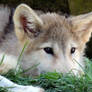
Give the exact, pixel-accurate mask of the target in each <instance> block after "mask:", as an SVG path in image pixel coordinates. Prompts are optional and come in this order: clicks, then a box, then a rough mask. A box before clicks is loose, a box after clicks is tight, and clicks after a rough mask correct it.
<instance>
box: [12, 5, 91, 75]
mask: <svg viewBox="0 0 92 92" xmlns="http://www.w3.org/2000/svg"><path fill="white" fill-rule="evenodd" d="M13 18H14V26H15V32H16V35H17V37H18V39H19V41H20V43H21V44H22V45H24V43H25V42H26V41H27V40H28V41H29V45H28V47H27V50H26V54H27V56H28V58H29V61H28V62H32V63H40V64H39V65H38V70H39V72H40V73H41V72H47V71H57V72H63V73H66V72H69V71H73V72H74V73H75V74H76V73H80V72H81V71H82V70H81V68H80V65H81V66H84V64H83V62H82V60H83V51H84V48H85V44H86V42H88V40H89V38H90V36H91V32H92V30H91V27H92V26H91V25H92V13H89V14H86V15H80V16H77V17H70V18H67V19H66V18H65V17H64V16H60V15H58V14H56V13H47V14H42V15H40V16H38V15H37V14H36V13H35V12H34V11H33V10H32V9H31V8H30V7H28V6H27V5H25V4H21V5H19V6H18V7H17V9H16V10H15V13H14V17H13Z"/></svg>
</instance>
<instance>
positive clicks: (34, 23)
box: [13, 4, 43, 43]
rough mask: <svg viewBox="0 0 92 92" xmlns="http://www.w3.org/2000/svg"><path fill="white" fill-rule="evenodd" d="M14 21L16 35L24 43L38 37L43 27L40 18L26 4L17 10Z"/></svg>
mask: <svg viewBox="0 0 92 92" xmlns="http://www.w3.org/2000/svg"><path fill="white" fill-rule="evenodd" d="M13 21H14V27H15V32H16V35H17V37H18V39H19V41H20V42H22V43H23V42H25V41H26V40H31V39H33V38H34V37H37V36H38V35H39V34H40V30H39V29H40V27H41V26H42V25H43V22H42V20H41V19H40V17H39V16H38V15H37V14H36V13H35V12H34V10H32V9H31V8H30V7H29V6H27V5H26V4H21V5H19V6H18V7H17V8H16V10H15V13H14V16H13Z"/></svg>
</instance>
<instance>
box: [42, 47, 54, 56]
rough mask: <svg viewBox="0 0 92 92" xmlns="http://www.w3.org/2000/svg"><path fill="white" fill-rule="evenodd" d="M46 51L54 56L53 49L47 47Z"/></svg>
mask: <svg viewBox="0 0 92 92" xmlns="http://www.w3.org/2000/svg"><path fill="white" fill-rule="evenodd" d="M44 51H45V52H46V53H47V54H51V55H53V54H54V52H53V48H51V47H46V48H44Z"/></svg>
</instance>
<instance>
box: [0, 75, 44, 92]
mask: <svg viewBox="0 0 92 92" xmlns="http://www.w3.org/2000/svg"><path fill="white" fill-rule="evenodd" d="M0 87H9V88H8V91H10V92H44V90H43V89H42V88H39V87H33V86H22V85H18V84H15V83H13V82H11V81H10V80H8V79H7V78H5V77H3V76H1V75H0Z"/></svg>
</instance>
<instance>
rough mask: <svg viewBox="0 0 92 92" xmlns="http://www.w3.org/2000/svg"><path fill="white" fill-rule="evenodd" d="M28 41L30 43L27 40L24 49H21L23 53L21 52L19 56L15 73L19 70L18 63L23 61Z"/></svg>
mask: <svg viewBox="0 0 92 92" xmlns="http://www.w3.org/2000/svg"><path fill="white" fill-rule="evenodd" d="M28 43H29V42H28V41H27V42H26V43H25V44H24V47H23V49H22V51H21V53H20V55H19V57H18V60H17V65H16V68H15V73H16V72H17V69H18V65H19V64H20V61H21V58H22V55H23V52H24V50H25V48H26V47H27V45H28Z"/></svg>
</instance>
